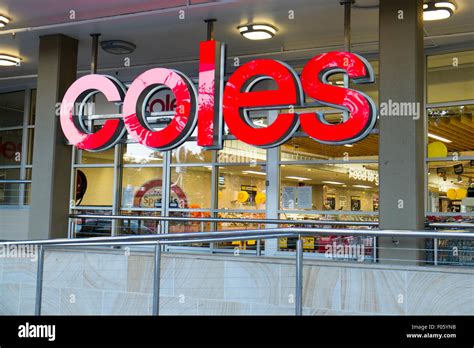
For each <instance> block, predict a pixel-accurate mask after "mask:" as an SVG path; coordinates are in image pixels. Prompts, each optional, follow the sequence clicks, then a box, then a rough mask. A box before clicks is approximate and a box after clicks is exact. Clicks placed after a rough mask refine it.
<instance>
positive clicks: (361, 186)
mask: <svg viewBox="0 0 474 348" xmlns="http://www.w3.org/2000/svg"><path fill="white" fill-rule="evenodd" d="M352 187H358V188H366V189H369V188H373V187H372V186H366V185H352Z"/></svg>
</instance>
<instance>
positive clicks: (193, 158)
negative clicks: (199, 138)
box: [171, 141, 212, 164]
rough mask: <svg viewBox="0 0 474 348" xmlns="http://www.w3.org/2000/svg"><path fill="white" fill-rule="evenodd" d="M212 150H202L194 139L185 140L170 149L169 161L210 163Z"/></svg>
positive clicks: (177, 162)
mask: <svg viewBox="0 0 474 348" xmlns="http://www.w3.org/2000/svg"><path fill="white" fill-rule="evenodd" d="M211 162H212V151H209V150H204V149H203V148H202V147H201V146H199V145H198V144H197V142H196V141H187V142H185V143H184V144H183V145H181V146H179V147H178V148H176V149H174V150H173V151H171V163H173V164H180V163H211Z"/></svg>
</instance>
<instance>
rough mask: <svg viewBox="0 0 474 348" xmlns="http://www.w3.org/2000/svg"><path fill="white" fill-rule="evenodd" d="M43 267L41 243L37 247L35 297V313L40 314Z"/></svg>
mask: <svg viewBox="0 0 474 348" xmlns="http://www.w3.org/2000/svg"><path fill="white" fill-rule="evenodd" d="M43 268H44V248H43V246H42V245H40V246H39V249H38V268H37V270H36V297H35V315H36V316H40V315H41V299H42V297H43V296H42V295H43Z"/></svg>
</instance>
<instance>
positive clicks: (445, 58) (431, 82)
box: [427, 50, 474, 103]
mask: <svg viewBox="0 0 474 348" xmlns="http://www.w3.org/2000/svg"><path fill="white" fill-rule="evenodd" d="M427 64H428V66H427V93H428V95H427V97H428V103H443V102H453V101H460V100H469V99H471V100H472V99H473V96H474V50H471V51H464V52H453V53H448V54H440V55H435V56H429V57H428V63H427Z"/></svg>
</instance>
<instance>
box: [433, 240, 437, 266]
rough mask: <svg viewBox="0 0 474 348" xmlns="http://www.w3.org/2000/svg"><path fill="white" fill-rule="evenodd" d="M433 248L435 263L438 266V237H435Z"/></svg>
mask: <svg viewBox="0 0 474 348" xmlns="http://www.w3.org/2000/svg"><path fill="white" fill-rule="evenodd" d="M433 249H434V250H433V261H434V265H435V266H438V238H433Z"/></svg>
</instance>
